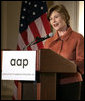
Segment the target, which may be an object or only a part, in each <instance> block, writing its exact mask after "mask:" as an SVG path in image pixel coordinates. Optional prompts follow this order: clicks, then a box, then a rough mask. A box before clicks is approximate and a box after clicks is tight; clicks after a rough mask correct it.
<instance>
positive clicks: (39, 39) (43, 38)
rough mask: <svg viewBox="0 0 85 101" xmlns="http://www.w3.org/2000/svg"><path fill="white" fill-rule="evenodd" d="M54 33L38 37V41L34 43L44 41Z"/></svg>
mask: <svg viewBox="0 0 85 101" xmlns="http://www.w3.org/2000/svg"><path fill="white" fill-rule="evenodd" d="M53 35H54V34H53V33H49V34H48V35H47V36H45V37H41V38H40V37H36V40H37V41H36V42H34V43H33V45H34V44H36V43H39V42H41V41H44V40H45V39H48V38H50V37H52V36H53Z"/></svg>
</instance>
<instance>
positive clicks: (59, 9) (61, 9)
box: [47, 4, 70, 26]
mask: <svg viewBox="0 0 85 101" xmlns="http://www.w3.org/2000/svg"><path fill="white" fill-rule="evenodd" d="M53 11H56V12H58V13H60V14H61V16H62V17H63V19H64V21H65V22H66V24H67V26H70V16H69V13H68V11H67V10H66V8H65V6H63V5H62V4H60V5H54V6H52V7H51V8H49V10H48V13H47V18H48V20H49V21H50V16H51V14H52V12H53Z"/></svg>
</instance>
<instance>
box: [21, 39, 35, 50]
mask: <svg viewBox="0 0 85 101" xmlns="http://www.w3.org/2000/svg"><path fill="white" fill-rule="evenodd" d="M35 41H36V39H35V40H33V41H32V42H31V43H29V44H28V45H27V46H25V47H24V48H23V50H25V49H27V47H29V46H31V45H33V44H34V42H35Z"/></svg>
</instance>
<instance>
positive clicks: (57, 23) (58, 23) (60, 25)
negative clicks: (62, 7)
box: [50, 11, 66, 31]
mask: <svg viewBox="0 0 85 101" xmlns="http://www.w3.org/2000/svg"><path fill="white" fill-rule="evenodd" d="M50 24H51V25H52V27H53V28H54V29H55V30H56V31H62V30H63V29H64V28H65V27H66V22H65V21H64V19H63V18H62V17H61V15H60V13H58V12H56V11H53V12H52V14H51V15H50Z"/></svg>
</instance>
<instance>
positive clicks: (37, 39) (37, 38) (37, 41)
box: [23, 33, 54, 50]
mask: <svg viewBox="0 0 85 101" xmlns="http://www.w3.org/2000/svg"><path fill="white" fill-rule="evenodd" d="M53 35H54V34H53V33H49V34H48V35H47V36H45V37H41V38H40V37H36V38H35V39H34V40H33V41H32V42H31V43H29V44H28V45H27V46H25V47H24V48H23V50H25V49H26V48H27V47H29V46H32V45H34V44H37V43H39V42H41V41H44V40H45V39H48V38H50V37H52V36H53Z"/></svg>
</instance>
